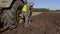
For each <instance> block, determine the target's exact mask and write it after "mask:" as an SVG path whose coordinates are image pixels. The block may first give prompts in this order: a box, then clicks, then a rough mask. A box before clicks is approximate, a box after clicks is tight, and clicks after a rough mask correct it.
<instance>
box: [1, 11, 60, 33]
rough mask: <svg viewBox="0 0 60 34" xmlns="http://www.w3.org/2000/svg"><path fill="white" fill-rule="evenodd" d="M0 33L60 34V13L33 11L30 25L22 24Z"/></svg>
mask: <svg viewBox="0 0 60 34" xmlns="http://www.w3.org/2000/svg"><path fill="white" fill-rule="evenodd" d="M0 34H60V13H46V12H43V13H42V12H40V13H38V12H33V17H32V22H31V25H30V26H29V27H23V25H21V26H18V28H17V29H16V30H7V31H5V32H3V33H0Z"/></svg>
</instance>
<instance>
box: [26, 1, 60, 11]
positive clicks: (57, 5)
mask: <svg viewBox="0 0 60 34" xmlns="http://www.w3.org/2000/svg"><path fill="white" fill-rule="evenodd" d="M27 1H28V2H32V1H33V2H34V8H48V9H51V10H57V9H58V10H59V9H60V0H27Z"/></svg>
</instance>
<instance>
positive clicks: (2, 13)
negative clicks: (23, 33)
mask: <svg viewBox="0 0 60 34" xmlns="http://www.w3.org/2000/svg"><path fill="white" fill-rule="evenodd" d="M22 6H23V2H22V0H0V31H4V30H6V29H7V28H9V23H12V22H13V23H14V22H16V23H18V20H19V18H18V17H19V13H21V11H18V9H20V10H21V8H22Z"/></svg>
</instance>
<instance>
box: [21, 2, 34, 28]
mask: <svg viewBox="0 0 60 34" xmlns="http://www.w3.org/2000/svg"><path fill="white" fill-rule="evenodd" d="M33 5H34V3H33V2H31V3H25V5H24V6H23V8H22V12H23V16H24V18H25V20H24V23H25V24H24V25H25V27H27V26H29V24H30V16H31V11H30V9H31V7H33Z"/></svg>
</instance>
